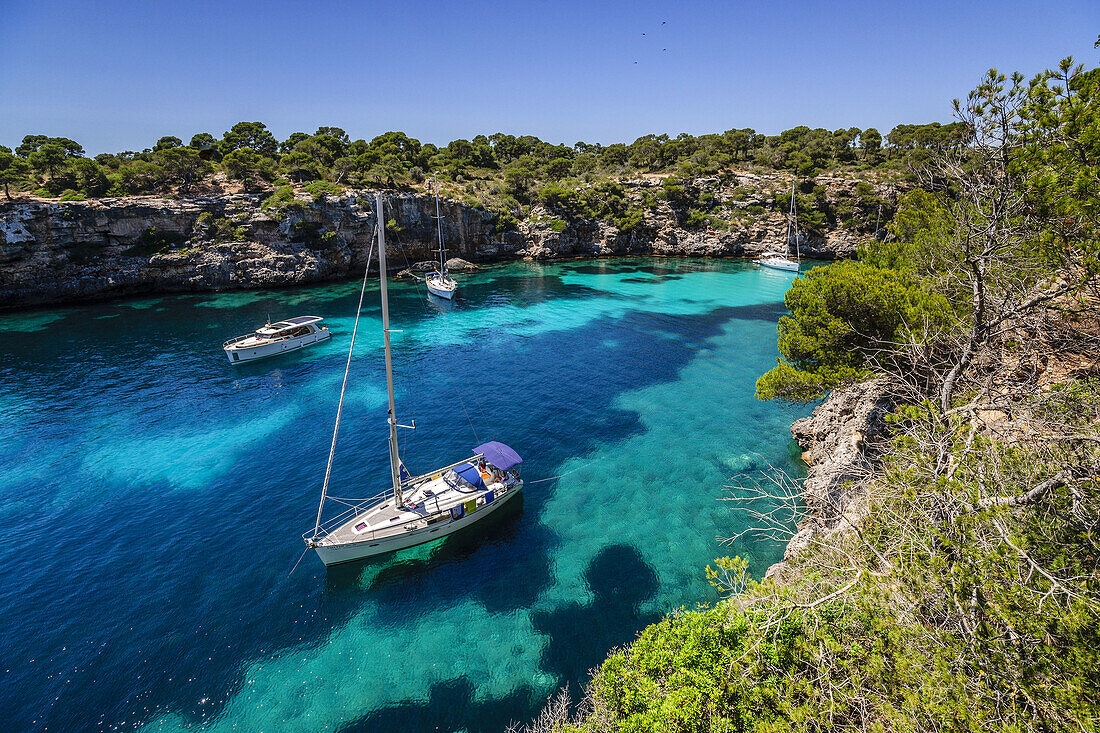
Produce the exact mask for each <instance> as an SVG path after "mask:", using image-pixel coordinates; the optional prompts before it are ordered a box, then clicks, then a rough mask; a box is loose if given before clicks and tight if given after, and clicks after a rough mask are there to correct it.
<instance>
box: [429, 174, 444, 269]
mask: <svg viewBox="0 0 1100 733" xmlns="http://www.w3.org/2000/svg"><path fill="white" fill-rule="evenodd" d="M432 180H433V181H434V182H435V236H436V239H437V240H438V242H437V244H439V274H440V275H442V274H443V271H444V270H443V268H445V267H446V266H447V265H446V263H445V262H444V261H443V217H441V216H440V215H439V176H438V175H435V174H432Z"/></svg>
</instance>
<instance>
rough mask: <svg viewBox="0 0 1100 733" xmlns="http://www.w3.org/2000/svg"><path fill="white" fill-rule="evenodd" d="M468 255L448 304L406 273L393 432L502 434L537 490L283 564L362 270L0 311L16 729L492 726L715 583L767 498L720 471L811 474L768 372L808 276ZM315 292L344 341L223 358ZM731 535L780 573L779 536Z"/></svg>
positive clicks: (451, 438) (0, 719)
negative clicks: (413, 536)
mask: <svg viewBox="0 0 1100 733" xmlns="http://www.w3.org/2000/svg"><path fill="white" fill-rule="evenodd" d="M460 280H461V290H460V293H459V295H458V297H457V299H456V301H455V302H454V303H452V304H446V303H442V302H441V301H438V300H434V299H430V296H428V295H427V294H426V293H425V291H424V290H423V289H422V287H421V288H417V287H416V286H415V285H413V284H401V283H399V284H395V285H394V286H393V289H392V290H391V307H392V319H393V324H392V326H393V327H394V328H402V329H404V332H403V333H401V334H395V336H394V344H395V345H394V351H395V364H396V370H397V380H398V394H397V399H398V413H399V417H400V418H401V421H402V422H406V421H407V420H409V419H413V418H415V419H416V423H417V430H416V431H415V432H412V433H410V432H405V433H403V435H402V438H403V441H404V443H403V446H402V452H403V455H404V457H405V460H406V463H407V464H408V465H409V467H410V468H411V469H412V470H413V471H414V472H415V471H419V470H428V469H430V468H432V467H433V466H435V465H439V464H442V463H448V462H451V461H453V460H457V459H458V458H461V457H463V456H465V455H468V451H469V449H470V448H471V447H472V446H474V445H476V444H477V443H478V442H481V441H484V440H488V439H498V440H501V441H504V442H506V443H508V444H510V445H512V446H513V447H515V448H516V449H517V450H518V451H519V452H520V453H521V454H522V455H523V456H524V458H525V459H526V460H525V463H524V477H525V478H526V479H527V481H528V482H529V483H528V486H527V488H526V489H525V491H524V495H523V497H522V503H521V502H519V501H518V500H517V501H516V502H513V504H514V506H512V507H510V508H509V509H507V510H502V511H503V512H504V513H503V515H502V516H499V517H498V516H494V517H492V518H490V519H487V520H486V521H485V523H484V524H483V525H478V526H475V527H474V528H473V529H471V530H468V531H466V532H465V533H460V534H458V535H455V536H453V537H450V538H447V539H444V540H441V541H437V542H435V543H432V544H429V545H423V546H421V547H418V548H412V549H409V550H406V551H403V552H401V553H398V554H396V555H393V556H390V557H388V558H382V559H379V560H374V561H369V562H367V563H363V564H358V565H352V566H344V567H341V568H336V569H332V570H329V571H327V572H326V570H325V569H324V567H323V566H322V565H321V564H320V562H319V561H318V560H317V559H316V557H315V556H313V555H312V554H309V555H307V556H305V557H304V558H302V559H301V563H300V564H299V565H298V566H297V569H296V570H295V571H294V572H293V574H291V568H292V567H294V565H295V562H296V561H297V560H298V559H299V557H300V556H301V553H302V550H303V545H302V543H301V539H300V536H301V533H302V532H304V531H306V530H308V529H310V528H311V527H312V525H313V520H314V516H315V513H316V502H317V499H318V495H319V491H320V483H321V479H322V477H323V473H324V467H325V460H326V457H327V451H328V445H329V442H330V440H331V430H332V421H333V418H334V416H335V410H336V402H337V398H338V394H339V388H340V380H341V378H342V376H343V365H344V359H345V357H346V349H347V346H348V339H349V337H350V333H351V327H352V321H353V316H354V314H353V310H354V307H355V303H356V301H357V298H358V289H359V285H358V283H349V284H342V285H331V286H325V287H318V288H310V289H297V290H290V291H285V292H252V293H231V294H216V295H215V294H208V295H194V296H172V297H164V298H150V299H142V300H129V301H124V302H115V303H108V304H97V305H88V306H81V307H79V308H66V309H57V310H48V311H38V312H33V313H20V314H10V315H5V316H2V317H0V406H2V408H3V409H2V410H0V467H2V468H0V530H2V532H3V535H4V536H5V537H6V538H7V541H6V542H5V543H3V545H2V547H0V564H2V567H3V575H2V576H0V577H2V579H0V617H2V618H3V623H4V633H3V640H2V641H0V674H2V676H0V729H3V730H23V729H48V730H113V729H116V728H135V727H151V728H152V729H154V730H176V729H204V730H205V729H209V730H223V729H236V730H247V731H253V730H256V731H258V730H266V731H274V730H302V731H306V730H308V731H324V730H362V731H374V730H436V729H438V730H469V731H482V730H485V731H497V730H501V729H503V728H504V727H505V726H506V725H507V723H508V722H509V721H510V720H525V719H527V718H529V717H531V716H532V715H534V714H535V713H536V712H537V711H538V709H539V708H540V707H541V706H542V704H543V703H544V701H545V698H546V696H547V695H548V694H550V693H551V692H553V691H554V690H555V689H556V688H557V687H559V686H560V685H563V684H566V683H569V684H570V685H571V688H572V689H573V690H574V692H576V691H578V690H579V689H580V687H581V686H582V685H583V683H584V680H585V679H586V677H587V671H588V670H589V669H590V668H592V667H593V666H595V665H597V664H598V663H599V662H600V661H601V660H602V659H603V658H604V656H605V655H606V652H607V651H608V649H610V648H612V647H615V646H619V645H622V644H624V643H627V642H629V641H630V640H631V639H633V638H634V636H635V635H636V633H637V632H638V631H639V630H640V629H641V628H642V627H643V626H645V625H646V624H648V623H650V622H653V621H655V620H658V619H660V618H661V617H662V616H663V615H664V614H665V613H667V612H670V611H672V610H674V609H676V608H677V607H680V606H687V607H693V606H694V605H695V604H696V603H699V602H712V601H714V600H715V594H714V591H713V590H712V589H711V588H710V587H709V585H708V584H707V582H706V579H705V577H704V574H703V568H704V566H705V565H706V564H707V562H709V561H711V560H712V559H713V558H714V557H716V556H720V555H725V554H730V552H731V551H730V549H729V548H727V547H722V546H721V545H720V544H719V541H718V538H719V537H722V536H728V535H730V534H733V533H734V532H735V531H737V530H738V529H739V528H740V527H741V526H742V523H743V522H744V521H745V519H744V518H743V517H741V516H738V515H737V514H736V513H734V512H733V511H732V510H731V508H730V505H729V504H728V503H725V502H721V501H719V499H721V497H723V496H724V495H725V493H724V487H725V486H726V485H727V484H728V483H729V482H730V480H731V477H732V476H734V475H735V474H741V473H744V474H748V476H749V477H753V476H754V475H756V476H759V474H760V472H761V471H762V470H763V469H765V468H767V466H768V465H772V466H776V467H779V468H783V469H786V470H788V471H789V472H791V473H798V472H799V471H801V464H800V463H799V462H798V461H797V459H795V458H792V452H791V443H790V437H789V433H788V426H789V425H790V423H791V421H792V420H794V419H796V418H797V417H799V416H801V414H802V411H799V410H795V409H792V408H789V407H783V406H781V405H777V404H771V403H761V402H758V401H756V400H754V399H753V397H752V393H753V385H754V381H755V379H756V377H757V376H758V375H759V374H760V373H762V372H763V371H765V370H767V369H768V368H770V366H771V365H773V364H774V362H775V357H776V348H775V325H776V321H777V320H778V318H779V316H780V315H781V314H782V313H783V312H784V309H783V304H782V297H783V293H784V292H785V291H786V289H787V287H788V286H789V284H790V281H791V275H789V274H786V273H780V272H774V271H770V270H756V269H754V268H753V267H752V266H751V265H748V264H746V263H743V262H738V261H728V260H726V261H702V260H688V259H680V260H648V259H637V260H602V261H578V262H569V263H562V264H554V265H537V264H528V263H518V264H513V265H508V266H503V267H498V268H492V269H489V270H486V271H483V272H481V273H479V274H477V275H466V276H462V277H461V278H460ZM367 303H368V307H367V308H365V312H364V316H363V318H362V320H361V322H360V341H359V343H358V344H357V347H356V352H357V353H356V358H355V361H354V365H353V369H352V379H351V384H350V387H349V391H348V395H347V398H346V401H345V412H344V418H343V424H342V428H341V434H340V442H339V446H338V451H337V458H336V464H335V468H334V472H333V479H332V489H331V493H332V494H334V495H336V496H342V497H362V496H370V495H373V494H375V493H377V492H379V491H381V490H384V489H385V487H386V485H387V481H388V468H387V464H386V449H385V438H386V427H385V422H384V420H385V406H384V403H385V392H384V381H383V373H382V355H381V336H380V334H379V329H380V316H379V306H378V302H377V282H376V281H374V282H372V283H371V284H369V285H368V293H367ZM303 314H317V315H323V316H326V317H327V318H328V320H327V323H328V325H329V326H330V328H331V329H332V330H333V333H334V338H333V339H331V340H330V341H329V342H328V343H326V344H324V345H321V346H318V347H314V348H312V349H307V350H304V351H302V352H299V353H297V354H292V355H288V356H285V357H279V358H277V359H274V360H269V361H261V362H257V363H255V364H251V365H243V366H233V365H230V364H229V363H228V362H227V361H226V360H225V357H224V355H223V353H222V352H221V349H220V345H221V342H222V341H223V340H224V339H226V338H228V337H230V336H233V335H237V334H240V333H244V332H247V331H249V330H251V329H252V328H254V327H255V326H256V325H258V324H261V323H263V322H264V321H265V320H267V319H268V317H269V316H270V317H271V319H272V320H276V319H279V318H285V317H289V316H294V315H303ZM475 431H476V435H475ZM555 476H560V478H553V479H551V480H540V479H546V478H550V477H555ZM738 552H739V553H740V554H742V555H747V556H748V557H749V559H750V560H751V563H752V564H751V570H753V571H754V572H756V573H762V572H763V570H764V569H765V568H766V567H767V566H768V565H769V564H770V563H772V562H774V561H776V560H777V559H779V557H780V555H781V548H780V547H778V546H776V545H774V544H769V543H763V544H757V545H755V546H752V547H749V548H738Z"/></svg>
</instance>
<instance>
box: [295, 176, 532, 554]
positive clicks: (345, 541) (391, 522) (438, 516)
mask: <svg viewBox="0 0 1100 733" xmlns="http://www.w3.org/2000/svg"><path fill="white" fill-rule="evenodd" d="M375 211H376V212H377V217H378V218H377V221H378V222H384V221H385V217H383V215H382V194H380V193H379V194H376V195H375ZM378 266H379V272H380V275H381V291H382V340H383V342H384V344H385V351H386V390H387V395H388V398H389V412H388V418H387V423H388V424H389V479H390V484H391V488H390V489H387V490H386V491H384V492H382V493H381V494H378V495H377V496H374V497H372V498H370V499H366V500H364V501H363V502H361V503H358V504H356V505H355V506H352V507H351V508H350V509H348V510H347V511H345V512H343V513H342V514H340V515H338V516H335V517H333V518H331V519H329V520H327V521H324V522H322V521H321V516H322V514H323V513H324V509H325V502H326V500H327V499H328V486H329V478H330V476H331V475H332V461H333V456H334V455H335V452H336V436H337V434H338V432H339V429H340V415H341V413H342V411H343V406H344V391H345V390H346V389H347V383H348V373H349V371H350V368H351V356H352V351H353V350H354V348H355V335H356V332H357V330H358V328H359V312H360V311H361V310H362V307H363V292H365V290H366V275H365V273H364V279H363V291H362V292H360V295H359V309H358V310H357V311H356V314H355V327H354V328H353V329H352V336H351V348H350V349H349V351H348V365H347V367H346V368H345V370H344V383H343V386H342V387H341V389H340V403H339V406H338V407H337V410H336V425H335V427H334V428H333V431H332V447H331V449H330V450H329V457H328V466H327V467H326V469H325V480H324V484H323V486H322V488H321V503H320V506H318V508H317V522H316V524H315V525H314V528H313V530H312V531H310V532H306V533H305V534H304V535H302V537H303V539H304V540H305V543H306V546H307V547H309V548H311V549H313V550H315V551H316V552H317V556H318V557H320V558H321V561H322V562H324V564H325V565H338V564H340V563H345V562H352V561H354V560H362V559H364V558H368V557H372V556H374V555H381V554H383V553H387V552H393V551H395V550H401V549H404V548H406V547H412V546H414V545H419V544H422V543H424V542H431V541H432V540H437V539H439V538H440V537H445V536H447V535H449V534H451V533H452V532H455V531H457V530H460V529H462V528H464V527H468V526H469V525H471V524H473V523H475V522H477V521H479V520H480V519H482V518H484V517H486V516H488V515H489V514H491V513H492V512H495V511H496V510H497V509H499V508H500V507H501V506H503V505H504V504H505V502H507V501H508V500H509V499H511V498H512V497H514V496H517V495H518V494H519V493H520V491H521V490H522V489H523V480H522V479H521V478H520V464H521V463H522V462H523V459H522V458H520V456H519V454H518V453H516V452H515V451H514V450H512V449H511V448H509V447H508V446H506V445H504V444H503V443H497V442H495V441H493V442H489V443H484V444H482V445H479V446H477V447H476V448H474V449H473V456H472V457H470V458H467V459H464V460H461V461H456V462H455V463H451V464H448V465H446V466H443V467H442V468H437V469H436V470H434V471H431V472H430V473H425V474H421V475H419V476H412V475H410V474H409V472H408V471H407V470H406V468H405V466H404V464H403V463H402V462H401V456H400V455H399V452H398V444H397V428H399V427H402V428H410V429H414V428H415V424H414V425H410V426H406V425H399V424H398V422H397V412H396V409H395V406H394V397H393V365H392V361H391V355H390V310H389V299H388V294H387V290H386V235H385V227H384V226H382V225H381V224H379V225H378ZM367 267H368V268H369V267H370V257H368V258H367ZM372 478H373V477H372Z"/></svg>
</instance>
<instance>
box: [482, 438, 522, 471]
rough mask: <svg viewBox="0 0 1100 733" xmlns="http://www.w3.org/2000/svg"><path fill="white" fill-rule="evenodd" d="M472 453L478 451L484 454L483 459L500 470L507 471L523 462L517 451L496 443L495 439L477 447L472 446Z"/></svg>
mask: <svg viewBox="0 0 1100 733" xmlns="http://www.w3.org/2000/svg"><path fill="white" fill-rule="evenodd" d="M474 453H480V454H481V455H483V456H485V460H486V461H488V462H489V463H491V464H493V465H494V466H496V467H497V468H499V469H500V470H501V471H507V470H508V469H509V468H511V467H512V466H518V465H519V464H521V463H523V459H522V458H520V457H519V453H516V452H515V451H514V450H512V449H511V448H509V447H508V446H506V445H504V443H498V442H497V441H495V440H494V441H491V442H489V443H483V444H481V445H479V446H478V447H477V448H474Z"/></svg>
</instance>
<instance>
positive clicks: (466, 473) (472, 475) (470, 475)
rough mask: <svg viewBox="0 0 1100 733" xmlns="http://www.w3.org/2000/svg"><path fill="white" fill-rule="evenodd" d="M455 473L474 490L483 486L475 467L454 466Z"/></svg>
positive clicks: (465, 465) (467, 465) (466, 464)
mask: <svg viewBox="0 0 1100 733" xmlns="http://www.w3.org/2000/svg"><path fill="white" fill-rule="evenodd" d="M455 473H457V474H458V475H459V476H461V477H462V478H463V479H464V480H466V481H467V482H469V483H470V484H472V485H473V486H474V487H476V488H479V489H480V488H483V487H484V486H485V482H483V481H482V480H481V471H479V470H477V466H472V465H470V464H469V463H463V464H462V465H461V466H455Z"/></svg>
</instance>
